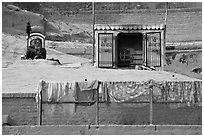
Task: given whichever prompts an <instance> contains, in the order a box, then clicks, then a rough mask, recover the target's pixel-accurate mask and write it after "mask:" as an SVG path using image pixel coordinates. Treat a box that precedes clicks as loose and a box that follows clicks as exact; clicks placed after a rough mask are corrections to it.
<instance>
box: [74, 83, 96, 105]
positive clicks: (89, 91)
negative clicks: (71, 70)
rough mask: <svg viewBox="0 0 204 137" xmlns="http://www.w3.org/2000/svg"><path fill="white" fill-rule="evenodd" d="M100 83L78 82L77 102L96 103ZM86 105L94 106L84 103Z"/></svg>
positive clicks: (76, 89)
mask: <svg viewBox="0 0 204 137" xmlns="http://www.w3.org/2000/svg"><path fill="white" fill-rule="evenodd" d="M98 87H99V82H98V81H97V80H94V81H91V82H76V87H75V100H76V101H84V102H85V101H87V102H88V101H94V100H95V95H96V92H98ZM83 104H84V105H92V104H93V103H83ZM81 105H82V104H81Z"/></svg>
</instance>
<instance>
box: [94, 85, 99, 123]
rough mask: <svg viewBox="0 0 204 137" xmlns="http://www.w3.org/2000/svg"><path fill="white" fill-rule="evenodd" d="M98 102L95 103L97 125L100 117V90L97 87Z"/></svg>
mask: <svg viewBox="0 0 204 137" xmlns="http://www.w3.org/2000/svg"><path fill="white" fill-rule="evenodd" d="M95 99H96V104H95V106H96V119H95V120H96V121H95V123H96V125H98V118H99V90H98V89H97V90H96V98H95Z"/></svg>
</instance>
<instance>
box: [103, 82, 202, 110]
mask: <svg viewBox="0 0 204 137" xmlns="http://www.w3.org/2000/svg"><path fill="white" fill-rule="evenodd" d="M151 81H152V82H150V81H146V82H144V81H142V82H133V81H130V82H105V81H104V82H102V84H101V85H102V87H101V88H102V93H101V94H102V95H101V96H102V97H101V98H102V101H110V102H131V101H134V102H144V101H145V102H146V101H149V98H150V92H149V91H150V90H149V87H150V86H152V87H153V101H154V102H181V103H187V104H188V106H189V105H201V104H202V81H160V82H158V81H154V80H151Z"/></svg>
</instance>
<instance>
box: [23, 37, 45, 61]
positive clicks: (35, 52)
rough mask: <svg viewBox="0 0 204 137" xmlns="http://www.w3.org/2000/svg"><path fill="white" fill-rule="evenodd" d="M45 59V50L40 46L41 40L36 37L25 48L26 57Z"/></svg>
mask: <svg viewBox="0 0 204 137" xmlns="http://www.w3.org/2000/svg"><path fill="white" fill-rule="evenodd" d="M29 58H30V59H46V50H45V49H44V48H42V40H41V39H39V38H37V39H33V40H32V41H31V42H30V46H29V47H28V49H27V54H26V59H29Z"/></svg>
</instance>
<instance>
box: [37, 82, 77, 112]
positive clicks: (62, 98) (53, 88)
mask: <svg viewBox="0 0 204 137" xmlns="http://www.w3.org/2000/svg"><path fill="white" fill-rule="evenodd" d="M75 86H76V83H75V82H69V83H68V82H55V81H43V80H41V81H40V82H39V84H38V86H37V95H36V102H38V101H39V99H40V100H41V101H43V102H68V101H75ZM41 95H42V96H41ZM43 105H44V107H43V110H44V111H43V114H44V115H46V116H52V115H53V114H54V112H55V111H59V109H60V110H61V112H63V114H65V115H72V114H73V113H75V111H76V108H75V103H69V104H67V103H66V104H64V103H61V104H54V103H53V104H47V103H46V104H43Z"/></svg>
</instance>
